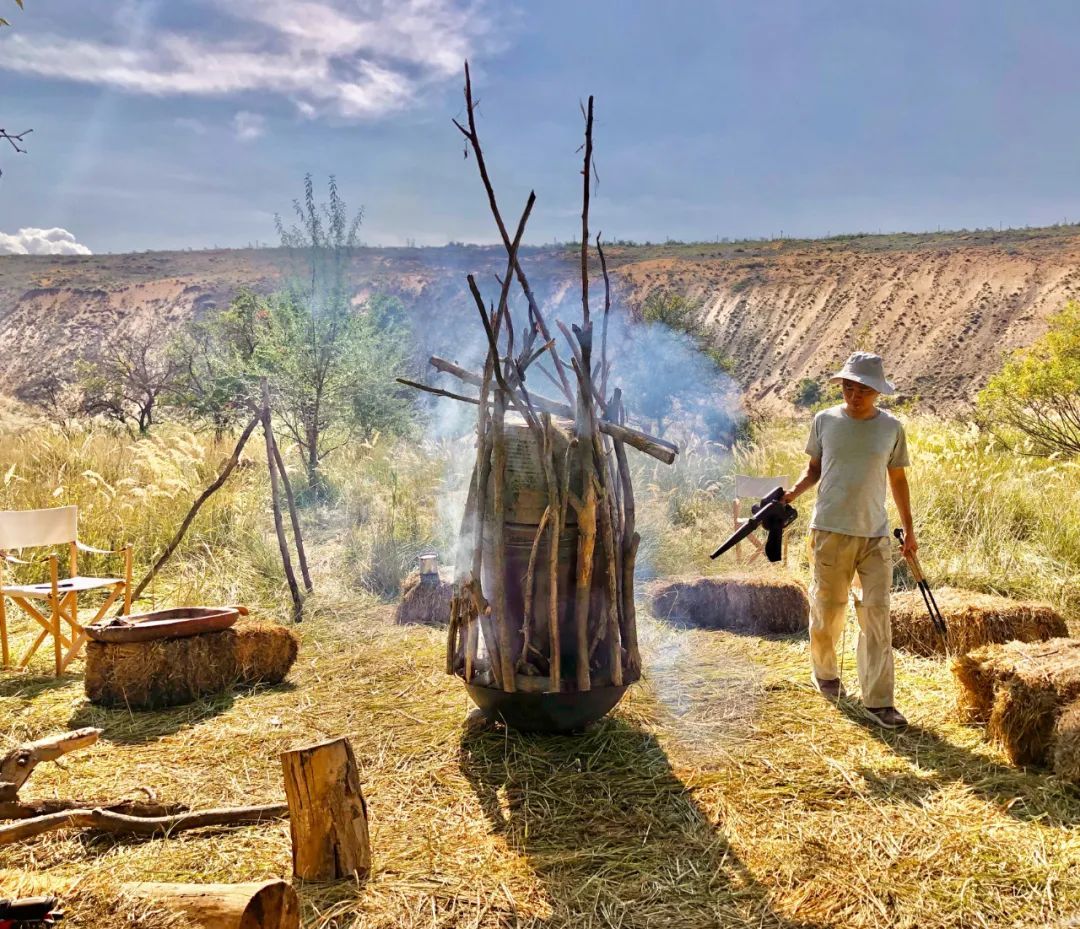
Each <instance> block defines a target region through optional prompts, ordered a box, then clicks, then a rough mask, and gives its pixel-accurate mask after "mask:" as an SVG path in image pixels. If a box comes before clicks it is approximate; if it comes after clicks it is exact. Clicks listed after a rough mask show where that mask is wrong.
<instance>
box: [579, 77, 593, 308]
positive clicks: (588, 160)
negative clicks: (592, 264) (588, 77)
mask: <svg viewBox="0 0 1080 929" xmlns="http://www.w3.org/2000/svg"><path fill="white" fill-rule="evenodd" d="M592 126H593V98H592V96H591V95H590V97H589V109H588V112H587V113H586V114H585V166H584V167H583V168H582V169H581V173H582V174H583V175H584V184H583V190H582V196H581V322H582V325H584V326H588V325H589V185H590V184H591V182H592Z"/></svg>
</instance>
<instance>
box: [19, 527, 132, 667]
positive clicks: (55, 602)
mask: <svg viewBox="0 0 1080 929" xmlns="http://www.w3.org/2000/svg"><path fill="white" fill-rule="evenodd" d="M78 515H79V514H78V507H75V506H61V507H56V508H55V509H49V510H7V511H3V512H0V652H2V658H3V667H5V668H6V667H8V665H9V659H10V656H9V653H8V630H7V603H6V601H7V600H8V599H10V600H11V601H12V602H14V603H16V604H18V605H19V606H20V607H22V609H23V610H24V611H25V612H26V613H27V614H28V615H29V616H30V617H31V619H33V620H34V621H35V622H37V623H38V625H40V626H41V632H40V633H38V636H37V638H36V639H35V640H34V642H33V644H32V645H31V646H30V648H29V649H27V652H26V654H25V655H23V657H22V660H21V661H20V662H19V667H20V668H25V667H26V665H27V664H28V663H29V661H30V659H31V658H32V657H33V656H34V653H35V652H36V651H37V650H38V649H39V648H40V647H41V645H42V643H43V642H44V641H45V640H46V639H47V638H48V637H49V636H50V635H51V636H52V637H53V653H54V657H55V659H56V676H57V677H59V676H60V675H61V674H62V673H63V671H64V669H65V668H66V667H67V666H68V665H69V664H70V663H71V660H72V659H73V658H74V657H75V656H76V655H77V654H78V653H79V649H80V648H82V644H83V642H85V641H86V630H85V629H84V628H83V626H82V625H81V624H80V622H79V605H78V597H79V594H81V593H83V592H84V591H88V590H99V589H105V590H109V593H108V595H107V596H106V598H105V602H104V603H103V604H102V605H101V608H100V609H99V610H98V611H97V615H95V616H94V618H93V619H92V620H91V622H97V621H98V620H99V619H101V618H102V617H103V616H104V615H105V612H106V611H107V610H108V609H109V607H111V606H112V605H113V603H115V602H116V599H117V598H118V597H119V596H120V595H121V594H123V596H124V615H127V614H128V613H130V612H131V546H130V545H126V546H124V547H123V548H121V549H117V550H116V551H104V550H102V549H100V548H91V547H90V546H89V545H83V543H82V542H80V541H79V534H78ZM57 545H67V546H68V569H69V575H70V576H69V577H66V578H61V577H60V576H59V575H60V560H59V557H58V556H57V555H56V553H55V552H54V553H52V554H50V555H49V581H48V582H47V583H43V584H7V585H6V584H5V583H4V563H5V562H8V563H10V564H29V563H30V562H27V561H23V560H22V559H21V558H16V557H15V556H14V555H12V554H11V552H12V551H13V550H21V549H24V548H41V547H45V546H57ZM79 552H88V553H90V554H94V555H119V554H122V555H123V556H124V576H123V577H80V576H79V563H78V554H79ZM20 554H21V552H20ZM42 560H43V559H42ZM110 588H111V589H110ZM31 600H44V601H45V607H46V608H45V609H44V610H41V609H38V607H36V606H35V605H34V604H33V603H31V602H30V601H31ZM65 623H66V624H67V627H68V628H67V629H66V630H65V628H64V625H63V624H65ZM65 649H66V651H65Z"/></svg>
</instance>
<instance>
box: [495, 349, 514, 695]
mask: <svg viewBox="0 0 1080 929" xmlns="http://www.w3.org/2000/svg"><path fill="white" fill-rule="evenodd" d="M496 370H498V362H496ZM505 404H506V400H505V398H504V396H503V394H502V391H496V393H495V413H494V415H493V416H492V421H491V427H492V443H491V458H492V462H491V468H492V479H493V480H494V481H495V483H494V485H493V486H492V491H493V493H492V498H493V500H492V509H493V510H494V513H493V514H492V517H493V519H492V521H493V525H492V527H491V531H492V549H493V555H494V559H493V560H494V562H495V563H494V564H493V565H492V574H493V581H494V584H495V590H494V591H493V593H494V595H495V606H494V611H495V628H496V633H497V635H498V639H499V663H500V664H501V666H502V679H503V680H502V688H503V690H504V691H506V692H507V693H513V692H514V691H515V690H516V689H517V688H516V686H515V684H514V660H513V656H512V655H511V648H512V645H511V641H510V617H509V616H507V607H506V524H505V519H506V501H505V500H504V495H505V492H506V487H505V485H504V481H505V480H506V434H505V432H504V431H503V421H504V417H505V414H506V407H505Z"/></svg>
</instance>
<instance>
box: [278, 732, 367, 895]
mask: <svg viewBox="0 0 1080 929" xmlns="http://www.w3.org/2000/svg"><path fill="white" fill-rule="evenodd" d="M281 766H282V769H283V771H284V774H285V796H286V798H287V799H288V802H289V831H290V832H291V834H292V854H293V873H294V874H295V875H296V876H297V877H299V878H303V879H304V880H306V881H335V880H341V879H342V878H352V877H362V878H363V877H367V875H368V873H369V872H370V871H371V843H370V840H369V838H368V822H367V805H366V804H365V802H364V795H363V793H362V792H361V790H360V774H359V772H358V770H357V767H356V758H355V757H354V755H353V750H352V746H351V745H350V744H349V741H348V739H331V740H330V741H327V742H320V743H318V744H316V745H308V746H305V747H302V748H294V749H291V750H290V751H287V752H283V753H282V755H281Z"/></svg>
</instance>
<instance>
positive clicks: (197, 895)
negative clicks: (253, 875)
mask: <svg viewBox="0 0 1080 929" xmlns="http://www.w3.org/2000/svg"><path fill="white" fill-rule="evenodd" d="M124 890H125V892H126V893H128V894H130V895H132V896H135V897H140V898H142V899H144V900H147V901H152V902H153V903H156V904H160V905H161V906H162V907H163V908H165V909H168V910H170V911H172V912H174V913H180V914H182V915H183V916H184V917H186V918H187V920H188V922H190V923H191V925H192V926H198V927H205V929H299V927H300V904H299V902H298V900H297V898H296V891H295V890H293V888H292V886H291V885H290V884H287V883H286V882H285V881H281V880H272V881H262V882H261V883H252V884H152V883H145V884H125V885H124Z"/></svg>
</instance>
